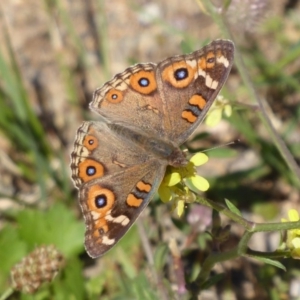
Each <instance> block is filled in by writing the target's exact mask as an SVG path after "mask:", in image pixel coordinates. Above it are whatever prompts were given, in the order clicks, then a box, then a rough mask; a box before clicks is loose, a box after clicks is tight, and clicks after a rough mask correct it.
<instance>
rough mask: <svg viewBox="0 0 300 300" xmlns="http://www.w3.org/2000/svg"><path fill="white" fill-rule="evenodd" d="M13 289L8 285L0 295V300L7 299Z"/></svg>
mask: <svg viewBox="0 0 300 300" xmlns="http://www.w3.org/2000/svg"><path fill="white" fill-rule="evenodd" d="M14 291H15V290H14V289H13V288H12V287H10V288H8V289H7V290H6V291H5V292H4V293H3V294H2V295H1V296H0V300H5V299H8V297H9V296H11V295H12V294H13V292H14Z"/></svg>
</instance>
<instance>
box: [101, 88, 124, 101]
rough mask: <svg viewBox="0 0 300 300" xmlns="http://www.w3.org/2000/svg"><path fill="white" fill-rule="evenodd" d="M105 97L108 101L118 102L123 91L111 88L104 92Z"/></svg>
mask: <svg viewBox="0 0 300 300" xmlns="http://www.w3.org/2000/svg"><path fill="white" fill-rule="evenodd" d="M105 99H106V100H107V101H108V102H110V103H120V102H121V101H122V100H123V93H122V92H121V91H119V90H116V89H111V90H109V91H108V92H107V93H106V95H105Z"/></svg>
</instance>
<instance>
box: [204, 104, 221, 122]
mask: <svg viewBox="0 0 300 300" xmlns="http://www.w3.org/2000/svg"><path fill="white" fill-rule="evenodd" d="M221 119H222V109H219V108H216V109H214V110H213V111H212V112H210V113H209V114H208V115H207V117H206V119H205V124H206V125H207V126H215V125H217V124H218V123H219V122H220V121H221Z"/></svg>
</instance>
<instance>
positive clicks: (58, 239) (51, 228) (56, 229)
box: [17, 203, 84, 257]
mask: <svg viewBox="0 0 300 300" xmlns="http://www.w3.org/2000/svg"><path fill="white" fill-rule="evenodd" d="M17 221H18V224H19V228H18V231H19V235H20V237H21V239H23V240H24V241H26V243H27V244H29V246H30V248H31V249H34V248H35V247H36V246H38V245H41V244H54V245H55V246H56V247H57V248H58V249H59V250H60V251H61V252H62V253H63V254H64V255H65V256H66V257H70V256H71V255H74V254H79V253H81V252H82V251H83V237H84V224H83V222H79V221H77V220H76V218H75V215H74V213H73V212H72V211H71V210H70V209H68V208H67V207H66V206H64V205H63V204H61V203H56V204H54V205H53V206H52V207H51V208H50V209H49V210H47V211H39V210H34V209H25V210H23V211H21V212H20V213H19V214H18V216H17Z"/></svg>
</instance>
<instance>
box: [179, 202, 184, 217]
mask: <svg viewBox="0 0 300 300" xmlns="http://www.w3.org/2000/svg"><path fill="white" fill-rule="evenodd" d="M184 205H185V203H184V200H178V202H177V215H178V217H181V216H182V214H183V212H184Z"/></svg>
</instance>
